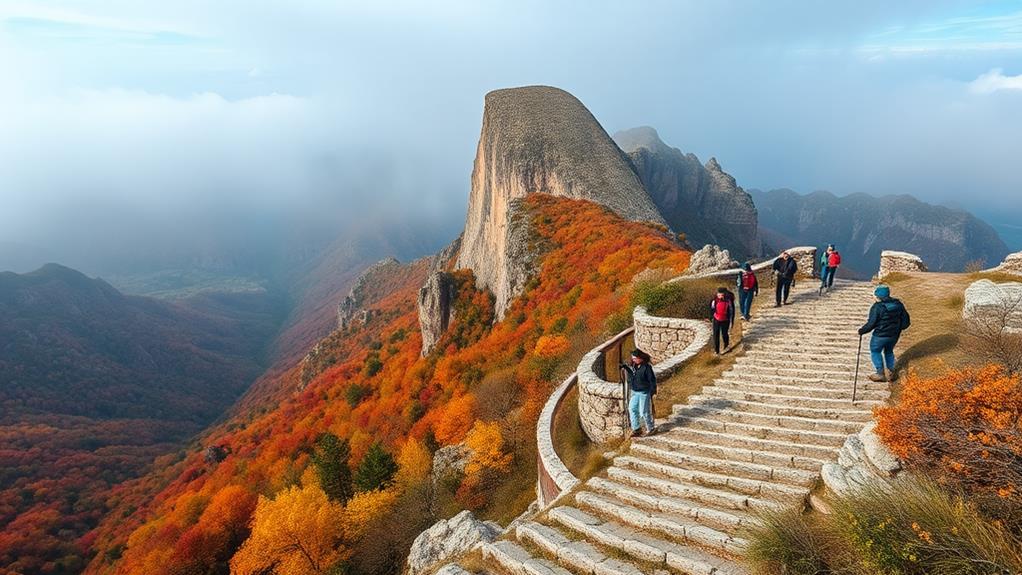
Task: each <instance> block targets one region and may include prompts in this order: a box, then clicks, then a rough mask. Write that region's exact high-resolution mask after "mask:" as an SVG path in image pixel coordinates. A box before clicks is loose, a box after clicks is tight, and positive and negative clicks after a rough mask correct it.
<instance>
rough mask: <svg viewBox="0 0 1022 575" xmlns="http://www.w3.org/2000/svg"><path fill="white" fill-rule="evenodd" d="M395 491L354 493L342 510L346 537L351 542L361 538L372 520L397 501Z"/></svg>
mask: <svg viewBox="0 0 1022 575" xmlns="http://www.w3.org/2000/svg"><path fill="white" fill-rule="evenodd" d="M397 495H398V492H397V490H396V489H383V490H375V491H362V492H360V493H356V494H355V495H354V496H353V497H352V498H351V499H350V500H349V501H348V505H347V507H345V508H344V520H345V524H346V527H347V534H348V537H349V538H350V539H352V540H355V539H358V538H359V537H361V536H362V535H363V534H364V533H365V531H366V527H368V526H369V524H370V523H372V521H373V519H376V518H377V517H379V516H381V515H383V514H384V513H386V512H387V511H389V510H390V508H391V507H393V505H394V502H395V501H397Z"/></svg>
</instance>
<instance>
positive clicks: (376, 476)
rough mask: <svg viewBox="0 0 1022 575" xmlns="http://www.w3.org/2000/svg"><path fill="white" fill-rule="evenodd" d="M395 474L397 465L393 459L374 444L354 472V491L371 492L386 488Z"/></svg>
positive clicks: (378, 445)
mask: <svg viewBox="0 0 1022 575" xmlns="http://www.w3.org/2000/svg"><path fill="white" fill-rule="evenodd" d="M395 473H397V463H396V462H395V461H394V458H393V457H392V456H391V455H390V454H389V453H387V452H386V451H384V450H383V446H382V445H380V444H379V443H374V444H373V445H372V447H370V448H369V451H368V452H366V455H365V457H364V458H362V463H360V464H359V465H358V469H356V470H355V480H354V483H355V490H356V491H372V490H374V489H380V488H383V487H386V486H387V485H389V484H390V482H391V480H393V478H394V474H395Z"/></svg>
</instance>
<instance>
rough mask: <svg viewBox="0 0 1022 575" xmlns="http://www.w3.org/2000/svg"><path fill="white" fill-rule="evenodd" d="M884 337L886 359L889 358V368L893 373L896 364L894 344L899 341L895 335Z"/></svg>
mask: <svg viewBox="0 0 1022 575" xmlns="http://www.w3.org/2000/svg"><path fill="white" fill-rule="evenodd" d="M884 339H885V340H886V341H885V342H884V359H885V360H887V369H888V370H890V371H891V373H893V372H894V364H895V359H894V344H896V343H898V340H897V338H893V337H888V338H884Z"/></svg>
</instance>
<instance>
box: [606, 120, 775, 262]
mask: <svg viewBox="0 0 1022 575" xmlns="http://www.w3.org/2000/svg"><path fill="white" fill-rule="evenodd" d="M614 141H616V142H617V144H618V145H619V146H621V149H622V150H624V151H625V152H626V153H627V154H628V156H629V158H630V159H631V161H632V165H633V166H634V167H635V171H636V173H637V174H638V175H639V179H640V180H642V184H643V185H644V186H645V187H646V190H647V191H648V192H649V194H650V196H651V197H652V198H653V202H654V203H656V205H657V208H659V209H660V213H662V214H663V215H664V219H666V220H667V223H668V224H670V226H671V227H672V228H674V229H675V230H677V231H679V232H684V233H685V235H686V238H687V241H688V243H689V244H691V245H692V246H693V247H696V248H698V247H701V246H703V245H707V244H717V245H720V246H722V247H724V248H727V249H728V250H729V251H730V252H731V253H733V254H735V255H736V256H738V257H739V258H746V259H747V258H751V257H756V256H760V255H762V253H763V246H762V243H761V242H760V239H759V225H758V215H757V212H756V206H755V204H754V203H753V201H752V197H751V196H750V195H749V194H748V193H746V191H745V190H743V189H742V188H741V187H739V186H738V183H737V182H736V181H735V179H734V178H733V177H731V176H730V175H729V174H728V173H727V172H725V171H724V170H723V169H721V167H720V164H719V163H718V162H717V160H716V159H715V158H710V161H708V162H707V163H706V165H703V164H701V163H700V162H699V158H697V157H696V156H695V155H694V154H691V153H690V154H685V153H683V152H681V151H680V150H678V149H677V148H672V147H670V146H668V145H667V144H665V143H664V142H663V141H662V140H661V139H660V136H659V135H658V134H657V132H656V130H654V129H653V128H650V127H648V126H643V127H640V128H633V129H631V130H624V131H622V132H618V133H616V134H614Z"/></svg>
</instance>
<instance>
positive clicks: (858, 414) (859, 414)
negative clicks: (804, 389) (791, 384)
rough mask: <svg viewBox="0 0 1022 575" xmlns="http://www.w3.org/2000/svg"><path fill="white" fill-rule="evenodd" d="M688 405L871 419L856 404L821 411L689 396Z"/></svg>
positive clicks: (865, 409) (868, 410) (869, 410)
mask: <svg viewBox="0 0 1022 575" xmlns="http://www.w3.org/2000/svg"><path fill="white" fill-rule="evenodd" d="M688 401H689V405H705V406H708V407H711V408H717V409H722V408H731V409H735V410H738V411H749V412H753V413H761V414H764V415H787V416H793V417H808V418H811V419H840V420H844V421H860V422H867V421H869V420H871V419H873V412H872V407H871V406H862V405H861V404H860V403H858V402H856V403H855V405H854V406H853V405H852V403H851V402H849V403H848V406H849V409H821V408H818V407H804V406H798V405H777V404H773V403H764V402H762V401H747V400H741V399H731V398H722V397H714V396H710V395H691V396H689V398H688Z"/></svg>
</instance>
